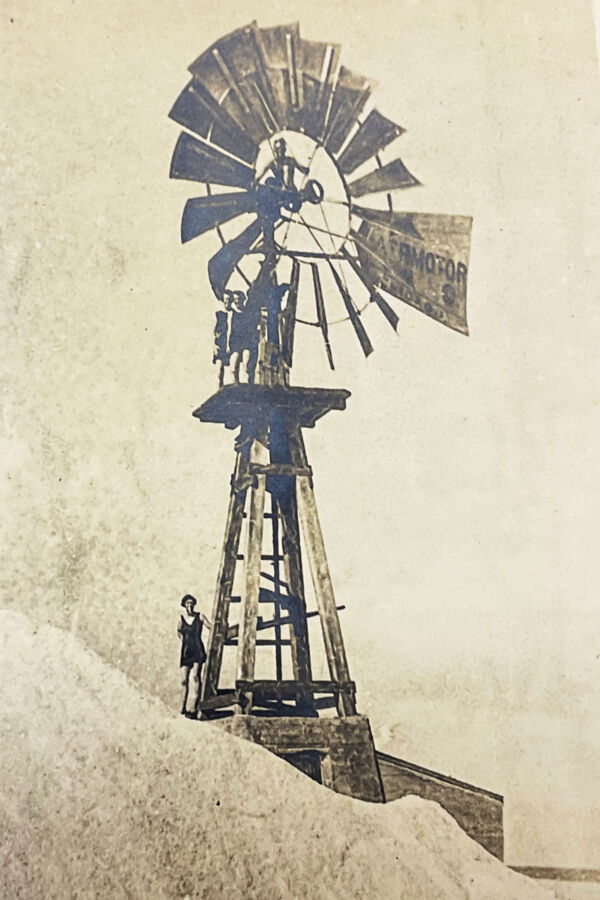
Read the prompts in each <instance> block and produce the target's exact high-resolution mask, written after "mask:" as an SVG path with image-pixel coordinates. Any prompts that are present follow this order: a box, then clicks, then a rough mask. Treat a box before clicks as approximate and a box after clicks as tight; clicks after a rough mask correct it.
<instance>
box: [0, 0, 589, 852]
mask: <svg viewBox="0 0 600 900" xmlns="http://www.w3.org/2000/svg"><path fill="white" fill-rule="evenodd" d="M4 9H5V17H6V16H7V17H9V18H10V19H14V21H11V22H10V23H9V25H10V27H9V28H8V29H5V32H6V38H5V45H6V46H5V50H4V54H3V59H4V61H5V65H6V74H5V78H4V81H5V87H4V103H5V110H4V113H5V114H4V115H3V117H2V118H3V121H4V122H5V128H6V134H5V137H4V140H3V147H4V149H3V156H4V159H3V162H4V164H5V165H4V167H3V168H5V171H4V175H3V178H4V196H5V197H6V198H7V199H8V204H6V203H5V205H4V207H5V208H4V211H3V229H4V241H3V243H4V248H5V254H6V256H5V262H4V263H3V273H4V274H3V278H4V280H5V281H6V283H7V285H8V288H7V290H6V291H5V298H6V299H5V304H4V312H5V322H4V325H3V329H2V330H3V335H4V337H5V339H6V341H7V345H6V349H5V351H4V353H3V359H4V360H5V362H6V371H5V377H4V379H3V383H4V385H5V397H6V400H5V406H4V428H5V433H4V438H3V446H4V447H5V453H4V455H3V460H4V462H3V465H4V466H5V468H6V479H5V480H4V481H3V484H2V495H1V496H2V498H3V501H4V504H5V507H6V512H7V515H6V516H5V517H4V526H3V528H4V540H5V546H6V551H7V553H8V554H9V555H10V559H11V560H12V562H13V565H12V566H9V567H7V568H6V571H5V573H4V588H5V592H6V601H5V602H6V603H7V604H10V605H19V606H22V605H23V604H25V605H26V606H29V607H30V608H31V610H32V612H33V614H34V615H35V616H38V617H41V618H44V617H46V618H48V619H50V620H51V621H53V622H55V623H57V624H61V625H64V626H65V627H73V628H74V629H75V630H77V633H78V634H79V635H80V637H82V639H84V640H86V641H88V643H90V644H91V646H93V647H94V648H95V649H97V650H98V652H100V653H101V654H102V655H103V656H105V657H107V658H109V659H110V660H111V661H112V662H113V663H114V664H116V665H119V666H121V667H123V668H124V669H125V670H126V671H127V672H128V673H129V674H130V675H131V676H132V677H134V678H135V679H136V680H137V681H138V683H140V684H141V685H142V686H143V687H144V688H145V689H147V690H152V691H154V692H156V693H159V694H160V695H161V696H163V697H164V698H165V699H167V700H171V699H172V702H173V703H176V690H177V671H176V666H177V659H176V657H177V646H176V638H175V635H174V627H175V626H174V623H175V621H176V616H177V600H178V597H179V596H180V595H181V594H182V593H184V592H186V591H187V590H191V591H192V592H193V593H194V594H196V596H198V597H199V598H200V600H201V603H202V605H203V608H204V609H205V610H206V611H209V610H210V606H211V602H212V600H211V598H212V591H213V586H214V580H215V577H216V571H217V563H218V556H219V551H220V545H221V540H222V529H223V525H224V519H225V509H226V502H227V493H228V479H229V472H230V469H231V467H232V461H233V452H232V435H231V434H230V433H226V432H224V431H222V430H219V428H218V427H217V426H208V425H205V426H202V427H200V426H199V425H198V424H197V422H196V421H195V420H193V419H192V418H191V415H190V413H191V411H192V410H193V409H194V408H195V407H197V406H198V405H199V404H200V403H201V402H202V401H203V400H204V399H206V397H207V396H208V395H209V394H210V393H212V391H213V390H215V389H216V372H215V370H214V369H213V367H212V365H211V357H212V324H213V316H214V310H215V308H216V306H215V303H214V300H213V297H212V295H211V293H210V289H209V287H208V281H207V277H206V263H207V260H208V258H209V257H210V255H211V254H212V253H214V252H215V250H216V249H217V244H216V241H215V240H214V239H213V237H212V236H206V237H203V238H201V239H199V240H197V241H193V242H191V243H190V244H188V245H186V246H185V247H182V246H181V245H180V243H179V221H180V215H181V210H182V207H183V203H184V201H185V199H186V198H187V197H189V196H194V195H195V194H196V193H198V192H197V191H196V190H195V188H194V186H193V185H187V184H185V183H179V182H170V181H169V179H168V169H169V160H170V155H171V152H172V148H173V146H174V143H175V140H176V138H177V135H178V133H179V129H178V127H177V126H176V125H175V124H174V123H173V122H170V121H169V120H168V119H167V113H168V111H169V109H170V107H171V106H172V103H173V102H174V100H175V98H176V96H177V95H178V93H179V92H180V90H181V89H182V88H183V87H184V85H185V83H186V80H187V72H186V68H187V66H188V64H189V63H190V62H192V61H193V59H195V57H196V56H197V55H198V54H199V53H200V52H201V51H202V50H204V49H205V48H206V47H207V46H208V45H209V44H210V43H211V42H212V41H214V40H216V39H217V38H219V37H221V36H222V35H224V34H225V33H227V32H228V31H230V30H232V29H233V28H235V27H238V26H240V25H243V24H245V23H246V21H248V20H250V19H251V18H253V17H256V18H257V19H258V20H259V24H261V25H274V24H279V23H282V22H289V21H295V20H296V19H298V20H299V21H300V25H301V29H302V34H303V36H304V37H307V38H309V39H313V40H330V41H336V42H339V43H341V45H342V61H343V62H344V64H346V65H348V66H349V67H350V68H352V69H353V70H355V71H358V72H361V73H362V74H364V75H366V76H368V77H369V78H370V79H372V80H374V81H375V82H377V88H376V91H375V93H374V101H375V104H376V106H377V108H378V109H380V110H381V111H382V112H383V113H384V114H386V115H388V116H389V117H390V118H392V119H394V120H395V121H397V122H399V123H400V124H401V125H403V126H404V127H405V128H406V129H407V131H406V134H405V135H403V137H402V138H401V140H400V142H399V145H398V149H399V152H400V153H401V155H402V158H403V160H404V161H405V163H406V164H407V166H408V168H409V169H410V170H411V171H412V172H413V173H414V174H415V175H416V177H417V178H418V179H419V180H420V181H421V182H422V183H423V187H420V188H417V189H413V190H410V191H407V192H405V194H404V195H403V196H402V198H401V199H400V200H399V201H398V208H399V209H404V210H407V211H412V210H415V211H419V212H443V213H453V214H463V215H472V216H473V218H474V226H473V239H472V246H471V265H470V275H469V279H470V283H469V296H468V314H469V323H470V330H471V335H470V337H469V338H464V337H463V336H461V335H459V334H456V333H454V332H452V331H450V330H448V329H444V328H443V327H441V326H440V325H438V324H437V323H435V322H433V321H432V320H430V319H428V318H426V317H425V316H421V315H420V314H419V313H418V312H416V311H414V310H411V309H409V308H408V307H404V306H403V305H402V304H401V303H400V302H399V301H395V302H394V303H393V305H394V308H395V309H396V310H397V312H398V314H399V316H400V326H399V329H398V331H399V334H398V336H395V335H394V334H393V333H392V332H391V331H390V329H389V327H388V326H387V325H386V323H385V322H384V321H383V319H381V321H379V320H378V319H377V317H376V311H374V310H369V314H368V317H367V321H366V325H367V328H368V329H369V332H370V334H371V337H372V339H373V343H374V345H375V353H374V354H373V356H371V357H370V358H369V359H368V360H367V361H365V360H363V358H362V356H361V354H360V351H359V349H358V347H357V346H356V345H355V341H354V339H353V337H352V335H349V334H348V333H347V326H340V327H339V329H337V330H336V331H335V332H334V333H333V334H332V345H333V349H334V355H335V358H336V361H338V362H339V365H338V367H337V369H336V371H335V372H334V373H331V372H329V371H328V369H327V366H326V360H325V356H324V353H323V351H322V348H321V346H320V345H319V343H318V341H317V340H316V336H315V335H314V334H312V333H309V334H306V333H304V332H302V331H300V330H299V331H298V334H297V350H296V362H297V369H296V370H295V383H297V384H302V383H308V384H321V385H324V386H330V385H331V386H338V387H345V388H349V389H350V390H351V391H352V397H351V399H350V400H349V403H348V409H347V411H346V412H344V413H332V414H331V415H330V416H329V417H328V418H327V419H326V420H324V421H323V422H321V423H319V425H318V426H317V428H316V429H315V431H314V433H313V432H311V433H310V434H308V435H307V445H308V450H309V454H310V458H311V463H312V465H313V468H314V470H315V490H316V495H317V501H318V503H319V512H320V516H321V521H322V525H323V530H324V533H325V538H326V542H327V548H328V553H329V557H330V564H331V569H332V574H333V579H334V586H335V588H336V594H337V598H338V602H340V603H343V604H345V606H346V610H345V611H344V612H343V614H342V627H343V629H344V634H345V638H346V643H347V650H348V656H349V661H350V666H351V672H352V675H353V677H354V678H355V680H356V681H357V685H358V701H359V708H360V710H361V712H365V713H367V714H369V715H370V716H371V720H372V724H373V728H374V732H375V736H376V741H377V743H378V745H379V746H380V747H381V748H382V749H385V750H387V751H388V752H390V753H394V754H396V755H398V756H400V757H403V758H406V759H409V760H411V761H413V762H417V763H421V764H423V765H426V766H430V767H432V768H435V769H437V770H439V771H442V772H447V773H450V774H452V775H454V776H456V777H458V778H462V779H465V780H467V781H468V780H471V781H473V782H474V783H476V784H481V785H482V786H484V787H488V788H490V789H492V790H496V791H499V792H501V793H503V794H504V795H505V797H506V817H505V819H506V821H505V825H506V833H507V858H508V861H509V862H515V863H523V864H527V863H529V864H546V865H565V866H569V865H573V866H577V865H580V866H598V865H600V860H599V858H598V853H597V848H598V846H600V802H599V801H600V795H599V792H600V787H599V785H600V752H599V751H600V721H599V712H598V711H599V709H600V696H599V694H600V688H599V683H600V679H599V672H600V637H599V633H600V627H599V626H600V611H599V605H598V599H597V596H598V585H599V582H600V578H599V576H600V560H599V556H600V554H599V553H598V546H599V545H600V542H599V538H600V529H599V524H600V510H599V507H598V499H597V494H598V491H597V486H598V483H599V475H600V473H599V471H598V469H599V464H598V460H599V456H600V453H599V451H600V405H599V400H600V387H599V381H598V375H597V348H598V346H599V339H600V306H599V304H598V302H597V285H598V274H599V273H598V241H597V234H598V228H599V225H600V216H599V212H598V210H599V202H598V201H599V199H600V198H599V196H598V193H599V191H598V179H597V178H595V177H594V176H595V174H596V171H595V166H594V163H595V162H596V160H597V155H598V143H599V134H600V130H599V121H598V120H599V106H598V66H597V59H596V55H595V52H596V51H595V46H594V33H593V23H592V16H591V12H590V9H589V7H588V6H587V5H586V4H585V3H583V2H581V0H577V2H573V3H570V4H569V5H568V8H567V7H566V5H565V4H562V3H561V4H559V3H557V2H542V0H536V2H525V3H523V2H516V0H509V2H504V3H502V4H498V3H494V2H491V0H468V2H465V0H461V2H458V0H449V2H448V0H446V2H442V0H426V2H403V3H398V2H392V0H386V2H377V3H372V4H359V3H357V2H356V0H352V2H343V3H342V2H341V0H335V2H330V3H328V4H323V3H322V2H318V3H317V2H315V0H303V2H302V3H299V2H296V0H290V2H288V3H286V4H285V6H284V5H282V4H278V3H275V2H261V3H258V4H257V5H256V6H255V7H251V6H248V5H247V4H240V3H235V2H232V0H223V2H220V3H219V4H208V3H205V2H200V3H195V4H194V3H190V2H185V3H183V2H182V0H175V2H173V3H170V4H168V5H167V4H158V3H155V2H144V0H134V2H132V3H128V4H127V5H125V4H123V3H118V2H117V0H108V2H103V3H98V2H96V3H86V4H79V3H71V2H66V0H57V2H52V3H51V2H46V3H44V4H41V5H40V4H39V3H33V2H31V0H23V2H20V3H19V4H18V7H16V8H15V11H14V12H11V11H10V8H9V7H8V6H7V5H6V4H5V6H4Z"/></svg>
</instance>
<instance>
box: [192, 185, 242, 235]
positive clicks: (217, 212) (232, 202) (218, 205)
mask: <svg viewBox="0 0 600 900" xmlns="http://www.w3.org/2000/svg"><path fill="white" fill-rule="evenodd" d="M255 210H256V194H255V193H254V192H253V191H248V193H239V194H214V195H211V196H209V197H193V198H192V199H191V200H188V202H187V203H186V204H185V208H184V210H183V217H182V219H181V243H182V244H185V243H187V241H191V240H192V238H195V237H198V235H200V234H204V233H205V232H206V231H210V230H211V229H212V228H216V227H217V225H223V223H224V222H229V221H230V220H231V219H235V217H236V216H240V215H241V214H242V213H248V212H253V211H255Z"/></svg>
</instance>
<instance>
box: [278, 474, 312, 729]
mask: <svg viewBox="0 0 600 900" xmlns="http://www.w3.org/2000/svg"><path fill="white" fill-rule="evenodd" d="M295 493H296V492H295V491H294V493H292V494H291V495H290V496H288V497H283V498H282V499H281V500H280V501H279V510H280V514H281V525H282V531H283V539H282V547H283V556H284V560H283V562H284V569H285V577H286V579H287V583H288V585H289V586H290V594H292V595H293V596H294V597H295V598H296V600H295V601H290V607H289V608H290V611H291V606H292V604H295V610H294V613H295V615H294V616H293V618H294V623H293V626H292V628H291V629H290V634H291V639H292V669H293V672H294V678H296V679H297V680H298V681H311V680H312V664H311V658H310V644H309V640H308V626H307V621H306V620H307V612H306V600H305V595H304V576H303V572H302V554H301V551H300V526H299V523H298V505H297V502H296V496H295ZM290 618H292V616H290ZM313 700H314V698H313V697H312V695H310V694H306V695H304V696H301V697H299V698H298V705H299V706H301V707H302V708H303V709H304V710H306V712H307V713H310V712H314V702H313Z"/></svg>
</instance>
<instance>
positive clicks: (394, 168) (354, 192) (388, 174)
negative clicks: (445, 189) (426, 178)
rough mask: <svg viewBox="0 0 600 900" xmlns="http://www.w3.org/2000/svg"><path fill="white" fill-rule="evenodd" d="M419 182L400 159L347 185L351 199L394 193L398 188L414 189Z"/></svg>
mask: <svg viewBox="0 0 600 900" xmlns="http://www.w3.org/2000/svg"><path fill="white" fill-rule="evenodd" d="M420 183H421V182H420V181H418V180H417V179H416V178H415V176H414V175H411V173H410V172H409V171H408V169H407V168H406V166H405V165H404V163H403V162H402V160H401V159H395V160H394V161H393V162H391V163H388V165H387V166H382V167H381V168H380V169H375V171H374V172H369V174H368V175H364V176H363V177H362V178H358V179H357V180H356V181H353V182H352V183H351V184H350V185H348V188H349V191H350V196H351V197H363V196H364V195H365V194H378V193H379V192H380V191H395V190H398V189H400V188H409V187H415V186H416V185H417V184H420Z"/></svg>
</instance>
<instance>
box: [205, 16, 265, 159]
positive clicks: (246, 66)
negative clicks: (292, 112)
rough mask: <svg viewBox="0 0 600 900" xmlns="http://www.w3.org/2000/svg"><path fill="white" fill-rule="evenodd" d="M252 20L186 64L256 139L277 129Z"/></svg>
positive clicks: (262, 137) (255, 29)
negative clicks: (190, 63)
mask: <svg viewBox="0 0 600 900" xmlns="http://www.w3.org/2000/svg"><path fill="white" fill-rule="evenodd" d="M257 32H258V28H257V26H256V22H251V23H250V25H246V26H244V27H243V28H238V29H237V30H236V31H233V32H231V34H228V35H226V36H225V37H223V38H221V39H220V40H218V41H216V43H214V44H213V45H212V46H211V47H209V49H208V50H206V51H205V52H204V53H203V54H202V55H201V56H199V57H198V59H197V60H195V62H193V63H192V65H191V66H190V67H189V68H190V71H191V72H192V74H193V75H194V77H195V78H196V79H197V80H198V81H199V82H200V83H202V84H203V85H204V86H205V87H206V89H207V90H208V91H209V93H210V94H211V95H212V96H213V97H214V98H215V100H217V101H218V102H219V103H222V105H223V106H224V107H225V109H226V110H227V112H228V113H230V115H232V116H233V118H234V119H236V121H237V122H238V123H239V124H240V125H241V126H242V127H243V128H245V130H247V131H248V132H249V133H250V134H251V135H252V137H253V138H254V139H255V140H256V141H259V142H260V141H261V140H264V138H266V137H267V136H268V135H269V134H272V133H273V132H274V131H278V130H279V123H278V121H277V118H276V115H275V110H274V102H273V97H272V92H271V88H270V84H269V78H268V75H267V73H266V67H265V63H264V60H263V58H262V54H261V50H260V46H259V43H258V41H257ZM223 98H224V99H223Z"/></svg>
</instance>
